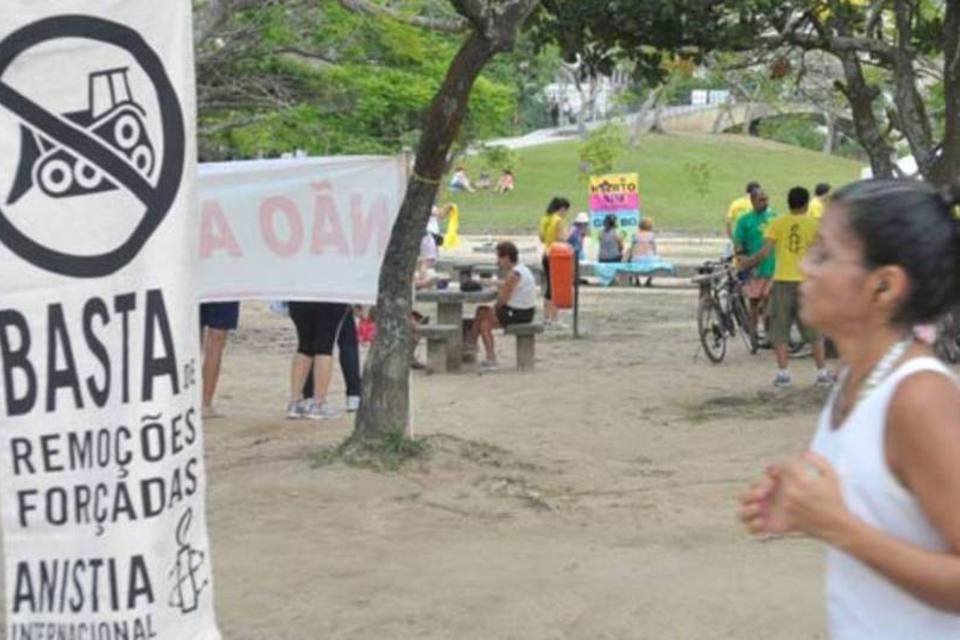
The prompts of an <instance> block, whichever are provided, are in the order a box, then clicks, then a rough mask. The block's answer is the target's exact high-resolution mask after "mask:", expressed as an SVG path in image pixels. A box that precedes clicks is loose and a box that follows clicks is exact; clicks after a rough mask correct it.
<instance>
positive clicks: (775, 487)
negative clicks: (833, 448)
mask: <svg viewBox="0 0 960 640" xmlns="http://www.w3.org/2000/svg"><path fill="white" fill-rule="evenodd" d="M737 516H738V517H739V518H740V521H741V522H742V523H743V526H744V527H745V528H746V529H747V531H749V532H750V533H751V534H752V535H775V534H781V533H804V534H806V535H809V536H811V537H814V538H819V539H821V540H824V541H825V542H829V543H832V544H842V539H843V533H844V531H845V530H846V526H847V524H848V523H849V522H850V512H849V511H848V510H847V507H846V504H845V503H844V501H843V493H842V491H841V489H840V478H839V477H838V476H837V473H836V471H834V469H833V467H832V466H830V463H829V462H828V461H827V460H826V459H825V458H823V457H821V456H818V455H817V454H815V453H812V452H807V453H805V454H803V455H802V456H800V457H799V458H797V459H795V460H793V461H791V462H788V463H786V464H783V465H776V466H771V467H768V468H767V470H766V473H765V474H764V476H763V477H762V478H761V479H760V480H758V481H757V482H755V483H754V484H753V485H752V486H751V487H750V489H748V490H747V492H746V493H744V494H743V496H741V498H740V508H739V509H737Z"/></svg>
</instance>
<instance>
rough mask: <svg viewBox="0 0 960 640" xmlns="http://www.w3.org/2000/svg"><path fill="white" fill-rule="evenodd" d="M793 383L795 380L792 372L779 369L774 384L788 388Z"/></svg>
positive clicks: (781, 387) (780, 387) (777, 386)
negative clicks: (792, 378) (791, 374)
mask: <svg viewBox="0 0 960 640" xmlns="http://www.w3.org/2000/svg"><path fill="white" fill-rule="evenodd" d="M792 385H793V380H791V379H790V374H789V373H787V372H786V371H778V372H777V377H776V378H774V379H773V386H775V387H776V388H778V389H786V388H787V387H790V386H792Z"/></svg>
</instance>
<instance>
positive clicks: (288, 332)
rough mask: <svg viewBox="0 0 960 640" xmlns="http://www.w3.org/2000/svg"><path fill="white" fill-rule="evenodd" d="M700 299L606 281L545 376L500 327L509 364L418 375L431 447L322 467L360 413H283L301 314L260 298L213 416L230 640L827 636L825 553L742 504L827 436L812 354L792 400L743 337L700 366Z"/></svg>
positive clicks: (224, 620) (548, 345)
mask: <svg viewBox="0 0 960 640" xmlns="http://www.w3.org/2000/svg"><path fill="white" fill-rule="evenodd" d="M694 295H695V294H694V292H693V291H688V290H671V291H664V290H656V289H655V290H652V291H651V290H639V289H630V288H614V289H609V290H596V289H592V290H589V291H588V292H587V293H586V295H585V311H584V316H585V318H586V322H587V324H588V328H589V331H590V335H589V337H588V338H587V339H584V340H580V341H573V340H571V339H569V338H567V337H558V336H551V337H548V338H546V339H545V340H542V341H541V342H540V343H538V360H539V361H538V369H537V371H536V372H534V373H531V374H525V375H521V374H517V373H515V372H513V371H511V370H509V365H512V363H513V353H512V344H509V343H508V342H507V341H503V342H502V343H501V344H500V345H499V347H500V354H501V358H502V360H503V362H504V364H506V365H507V366H506V367H505V370H503V371H501V372H499V373H497V374H495V375H487V376H483V377H480V376H478V375H476V374H475V373H469V372H468V373H464V374H461V375H458V376H429V377H427V376H418V377H417V378H416V387H415V403H416V418H417V430H418V432H419V433H420V434H424V435H429V434H436V435H435V437H434V438H433V439H432V442H433V445H434V454H433V457H432V459H431V461H430V462H429V463H427V464H426V465H425V466H423V467H421V468H409V469H406V470H404V471H403V472H402V473H400V474H392V475H391V474H380V473H376V472H372V471H366V470H359V469H350V468H346V467H343V466H340V465H337V466H333V467H325V468H315V467H314V466H313V465H312V462H311V453H312V452H314V451H316V450H317V449H319V448H320V447H321V446H322V445H325V444H333V443H336V442H338V441H339V440H340V439H341V438H343V437H344V436H345V435H346V434H347V433H348V432H349V428H350V426H349V424H348V420H347V419H342V420H338V421H334V422H331V423H322V424H314V423H304V422H287V421H284V420H282V419H281V416H282V408H283V398H284V395H285V384H286V369H287V362H288V360H287V357H288V353H289V351H290V349H291V348H292V346H293V342H292V329H290V327H288V326H287V321H286V320H284V319H282V318H278V317H276V316H272V315H271V314H269V313H268V312H266V311H265V310H264V309H263V308H262V307H261V306H259V305H245V307H244V311H243V316H242V327H241V330H240V333H239V335H238V336H237V339H236V340H235V341H234V342H233V343H232V344H231V346H230V350H229V352H228V355H227V360H226V364H225V366H226V370H225V374H224V379H223V385H222V391H223V393H222V400H221V405H222V408H223V409H224V410H225V411H226V412H227V413H229V416H230V417H229V418H228V419H226V420H220V421H216V422H212V423H210V424H209V425H208V428H207V444H208V449H207V460H208V469H209V472H210V495H209V505H210V522H211V534H212V537H213V540H214V549H213V550H214V562H215V566H216V579H217V583H216V590H217V601H218V615H219V619H220V622H221V625H222V629H223V631H224V635H225V638H227V639H230V640H234V639H258V640H259V639H267V638H270V639H280V638H291V639H308V638H309V639H312V638H330V639H333V638H344V639H347V638H349V639H360V638H371V639H372V638H391V639H393V638H451V639H454V638H455V639H468V638H470V639H473V638H475V639H495V638H496V639H499V638H517V639H521V638H523V639H533V638H538V639H539V638H544V639H547V638H570V639H579V638H591V639H592V638H631V639H635V638H651V639H652V638H658V639H659V638H738V639H750V638H757V639H760V638H763V639H773V638H784V639H787V638H789V639H796V638H818V637H823V632H822V628H823V620H822V602H821V600H822V586H821V580H822V560H821V555H822V550H821V549H820V548H819V546H818V545H816V544H813V543H810V542H806V541H799V540H788V541H779V542H775V543H757V542H751V541H748V540H747V539H746V538H745V537H744V536H743V535H742V534H741V533H740V531H739V530H738V529H737V527H736V526H735V523H734V518H733V508H734V499H735V496H736V495H737V493H738V492H739V491H740V490H741V488H742V487H743V486H744V484H745V483H746V482H747V480H748V479H749V478H750V477H751V476H752V475H753V473H754V472H755V471H756V470H757V469H758V468H759V466H760V465H761V464H762V463H763V462H764V461H766V460H770V459H774V458H776V457H778V456H781V455H783V454H786V453H789V452H791V451H794V450H796V449H798V448H799V447H802V446H804V444H805V443H806V441H807V440H808V438H809V436H810V433H811V431H812V424H813V420H814V413H815V412H816V410H817V409H818V406H819V403H820V402H821V394H819V393H817V392H815V391H813V390H811V389H809V388H804V385H805V384H812V381H813V377H814V372H813V369H812V367H811V366H810V365H809V363H807V362H799V363H797V364H796V373H795V379H797V380H798V383H799V384H798V388H797V389H796V390H794V391H791V392H787V393H786V394H783V393H779V394H774V393H772V392H766V390H767V389H768V387H769V382H770V377H771V373H772V364H771V363H770V362H769V361H768V360H767V358H766V357H753V358H751V357H749V356H747V355H746V353H745V352H744V350H743V349H742V347H741V346H740V345H739V344H733V345H732V346H731V350H730V356H729V360H728V362H727V363H725V364H724V365H723V366H721V367H711V366H710V365H708V364H707V363H706V362H705V361H704V359H703V358H702V357H700V358H698V359H697V360H694V354H695V353H696V351H697V343H696V335H695V328H694V318H693V308H694V306H695V297H694ZM337 384H339V383H337ZM340 389H341V388H340V387H336V390H335V392H334V393H335V396H334V397H337V398H338V400H339V394H340V393H342V391H340ZM758 389H762V390H764V392H763V393H758V391H757V390H758Z"/></svg>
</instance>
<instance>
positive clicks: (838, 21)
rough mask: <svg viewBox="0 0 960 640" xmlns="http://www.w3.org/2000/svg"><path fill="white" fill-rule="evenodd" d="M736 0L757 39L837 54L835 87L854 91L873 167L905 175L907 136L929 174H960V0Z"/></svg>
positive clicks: (942, 180) (937, 179)
mask: <svg viewBox="0 0 960 640" xmlns="http://www.w3.org/2000/svg"><path fill="white" fill-rule="evenodd" d="M730 4H731V8H735V9H737V10H738V11H739V20H738V24H737V28H736V30H735V32H736V33H737V34H738V35H739V36H740V37H742V36H743V34H746V33H750V34H753V39H752V42H751V43H750V44H751V46H755V47H760V48H764V49H767V50H770V49H774V50H779V51H782V52H784V53H785V54H789V53H790V52H791V51H793V52H801V53H802V52H809V51H814V52H820V53H822V54H826V55H828V56H830V57H832V58H833V59H835V60H836V62H837V63H838V64H839V66H840V69H841V74H840V76H839V77H838V78H837V79H836V80H835V82H834V87H835V89H836V90H837V91H839V92H840V93H841V94H842V95H843V96H844V97H845V98H846V102H847V104H848V106H849V110H850V113H851V115H852V119H853V123H854V127H855V130H856V136H857V139H858V141H859V143H860V145H861V146H862V147H863V149H864V150H865V151H866V153H867V154H868V155H869V157H870V163H871V165H872V167H873V172H874V175H876V176H893V175H896V174H897V168H896V165H895V159H896V155H897V147H898V145H900V144H901V143H902V144H903V145H904V146H906V148H908V149H909V151H910V153H911V154H912V155H913V156H914V158H915V159H916V161H917V165H918V167H919V171H920V174H921V175H922V176H923V177H924V178H925V179H927V180H928V181H930V182H933V183H935V184H946V183H949V182H953V181H955V180H957V179H958V178H960V2H957V0H947V1H946V2H943V1H942V0H873V1H870V2H868V1H866V0H853V1H851V0H830V1H829V2H825V1H822V0H802V1H794V2H771V1H769V0H760V1H757V0H739V1H736V2H732V3H730ZM734 44H735V43H734ZM800 69H801V70H802V58H801V65H800ZM931 106H932V107H933V108H931Z"/></svg>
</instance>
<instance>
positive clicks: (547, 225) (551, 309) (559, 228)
mask: <svg viewBox="0 0 960 640" xmlns="http://www.w3.org/2000/svg"><path fill="white" fill-rule="evenodd" d="M568 211H570V201H569V200H567V199H566V198H559V197H557V198H553V199H552V200H551V201H550V204H548V205H547V211H546V213H544V214H543V217H542V218H540V243H541V244H542V245H543V260H542V262H543V277H544V279H545V282H544V286H543V320H544V323H545V324H547V325H551V326H554V327H555V328H558V327H559V326H560V325H559V322H558V320H557V317H558V316H559V315H560V312H559V311H558V310H557V307H556V305H554V304H553V290H552V289H551V287H550V256H549V254H550V245H552V244H553V243H554V242H566V241H567V233H566V230H565V228H564V222H563V217H564V216H565V215H567V212H568Z"/></svg>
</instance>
